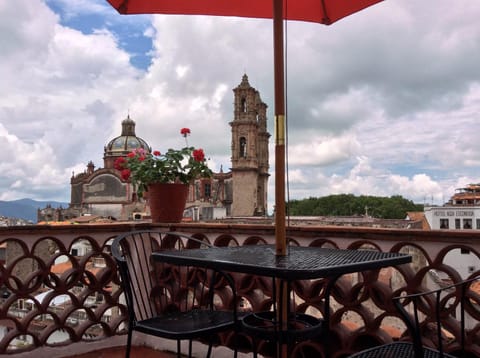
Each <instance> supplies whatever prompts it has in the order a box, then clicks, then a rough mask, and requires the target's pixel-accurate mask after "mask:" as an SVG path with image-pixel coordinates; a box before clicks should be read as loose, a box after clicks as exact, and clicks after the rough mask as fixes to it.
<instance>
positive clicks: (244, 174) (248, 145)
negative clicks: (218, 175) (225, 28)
mask: <svg viewBox="0 0 480 358" xmlns="http://www.w3.org/2000/svg"><path fill="white" fill-rule="evenodd" d="M233 93H234V98H235V100H234V118H233V121H232V122H230V125H231V127H232V182H233V201H232V212H231V214H232V216H252V215H253V216H263V215H266V214H267V189H268V177H269V174H268V168H269V166H268V140H269V138H270V134H269V133H268V132H267V105H266V104H265V103H263V102H262V100H261V98H260V94H259V92H258V91H257V90H256V89H255V88H253V87H252V86H250V84H249V82H248V77H247V75H246V74H245V75H243V78H242V82H241V83H240V84H239V85H238V86H237V87H236V88H234V89H233Z"/></svg>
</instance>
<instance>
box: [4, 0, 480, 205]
mask: <svg viewBox="0 0 480 358" xmlns="http://www.w3.org/2000/svg"><path fill="white" fill-rule="evenodd" d="M0 16H1V18H2V19H3V21H2V23H1V24H0V51H1V53H2V56H1V57H0V78H2V81H1V83H0V143H1V145H2V147H3V149H4V150H3V151H2V153H1V154H0V156H1V164H0V165H1V167H2V171H1V172H2V175H1V176H0V188H1V192H0V200H13V199H20V198H24V197H29V198H33V199H39V200H61V201H69V196H70V187H69V181H70V177H71V175H72V173H79V172H83V171H84V170H85V167H86V164H87V163H88V161H90V160H92V161H93V162H94V164H95V165H96V166H97V167H101V166H102V165H103V163H102V156H103V147H104V145H105V144H106V143H107V142H108V141H109V140H110V139H112V138H113V137H115V136H117V135H119V134H120V129H121V127H120V123H121V121H122V120H123V119H124V118H125V117H126V116H127V115H128V114H130V116H131V117H132V118H133V119H134V120H135V121H136V122H137V135H138V136H140V137H142V138H143V139H145V140H147V142H149V143H150V145H151V146H152V147H154V148H156V149H159V150H164V149H165V148H168V147H174V146H180V145H181V144H182V143H181V138H179V135H178V130H179V128H182V127H189V128H191V130H192V136H191V142H192V143H191V144H192V145H195V146H199V147H203V148H204V149H205V151H206V152H207V155H208V156H209V157H210V158H211V162H210V163H211V167H212V169H214V170H217V171H218V170H219V168H220V166H223V168H224V170H226V169H227V168H229V167H230V153H229V151H230V140H231V138H230V126H229V124H228V123H229V122H230V121H231V120H232V117H233V105H232V103H233V93H232V89H233V88H234V87H236V86H237V85H238V84H239V83H240V81H241V78H242V76H243V74H244V73H247V75H248V77H249V81H250V84H251V85H252V86H253V87H255V88H256V89H257V90H259V91H260V94H261V97H262V99H263V101H264V102H265V103H267V105H268V106H269V108H268V117H269V131H270V132H271V133H272V134H273V126H272V118H273V106H274V105H273V100H272V97H273V96H272V92H273V71H272V67H273V54H272V24H271V21H269V20H261V19H239V18H222V17H205V16H190V17H183V16H165V15H163V16H162V15H136V16H121V15H119V14H118V13H117V12H116V11H115V10H113V9H112V8H111V7H110V6H109V5H108V4H107V2H106V1H104V0H17V1H14V2H13V1H8V0H0ZM479 17H480V5H479V3H478V1H477V0H460V1H457V2H452V1H451V0H422V1H420V2H419V1H417V0H388V1H384V2H381V3H379V4H377V5H375V6H372V7H371V8H368V9H366V10H364V11H362V12H360V13H357V14H355V15H353V16H350V17H348V18H345V19H342V20H341V21H339V22H337V23H335V24H333V25H332V26H323V25H319V24H310V23H301V22H290V23H289V24H288V33H287V43H288V44H287V56H288V60H287V62H288V67H287V92H288V120H289V159H290V167H289V169H290V171H289V178H290V197H292V198H306V197H311V196H324V195H329V194H339V193H353V194H356V195H361V194H363V195H381V196H390V195H402V196H404V197H407V198H409V199H411V200H414V201H415V202H419V203H422V202H425V201H427V202H433V203H435V204H441V203H442V202H443V201H444V200H446V199H448V197H449V196H450V195H451V194H452V193H453V191H454V190H455V188H458V187H461V186H464V185H466V184H468V183H474V182H480V175H479V169H478V168H479V165H480V141H479V140H478V134H477V133H478V132H479V129H480V124H479V123H480V121H479V116H480V114H479V113H480V67H479V66H478V61H479V58H480V26H479V25H478V18H479ZM273 152H274V151H273V144H272V145H271V147H270V153H271V155H270V171H271V173H272V174H273V171H274V166H275V158H274V157H273ZM271 178H272V179H271V180H270V182H269V186H270V192H269V201H270V209H271V208H272V203H273V200H274V198H273V190H272V188H273V175H272V176H271Z"/></svg>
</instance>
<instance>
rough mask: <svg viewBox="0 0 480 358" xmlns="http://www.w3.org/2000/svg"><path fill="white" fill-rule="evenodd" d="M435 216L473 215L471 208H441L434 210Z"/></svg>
mask: <svg viewBox="0 0 480 358" xmlns="http://www.w3.org/2000/svg"><path fill="white" fill-rule="evenodd" d="M434 215H435V216H441V217H446V216H457V217H465V216H467V217H471V216H475V215H474V213H473V210H442V211H435V212H434Z"/></svg>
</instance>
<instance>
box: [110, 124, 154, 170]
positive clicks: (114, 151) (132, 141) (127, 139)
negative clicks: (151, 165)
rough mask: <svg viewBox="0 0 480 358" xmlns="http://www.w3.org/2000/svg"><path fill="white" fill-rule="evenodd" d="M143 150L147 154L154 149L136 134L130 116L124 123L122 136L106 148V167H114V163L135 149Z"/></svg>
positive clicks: (114, 139) (113, 140)
mask: <svg viewBox="0 0 480 358" xmlns="http://www.w3.org/2000/svg"><path fill="white" fill-rule="evenodd" d="M138 148H143V149H145V150H146V151H147V152H151V151H152V148H151V147H150V146H149V145H148V143H147V142H145V141H144V140H143V139H142V138H140V137H137V136H136V134H135V121H134V120H132V119H131V118H130V115H128V116H127V118H126V119H124V120H123V121H122V134H121V135H120V136H118V137H115V138H113V139H112V140H111V141H110V142H108V144H107V145H106V146H105V148H104V156H103V159H104V161H105V167H106V168H109V167H110V166H112V165H113V161H112V160H115V159H116V158H118V157H124V156H126V155H127V154H128V153H130V152H131V151H132V150H134V149H138Z"/></svg>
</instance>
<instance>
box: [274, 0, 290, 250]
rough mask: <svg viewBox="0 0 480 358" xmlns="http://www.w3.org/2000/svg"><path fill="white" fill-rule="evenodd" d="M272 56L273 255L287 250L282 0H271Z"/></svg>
mask: <svg viewBox="0 0 480 358" xmlns="http://www.w3.org/2000/svg"><path fill="white" fill-rule="evenodd" d="M273 55H274V56H273V57H274V63H273V65H274V76H275V77H274V82H275V244H276V246H275V247H276V255H277V256H285V255H286V254H287V239H286V228H285V214H286V210H285V72H284V66H285V65H284V59H283V57H284V50H283V0H273Z"/></svg>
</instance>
